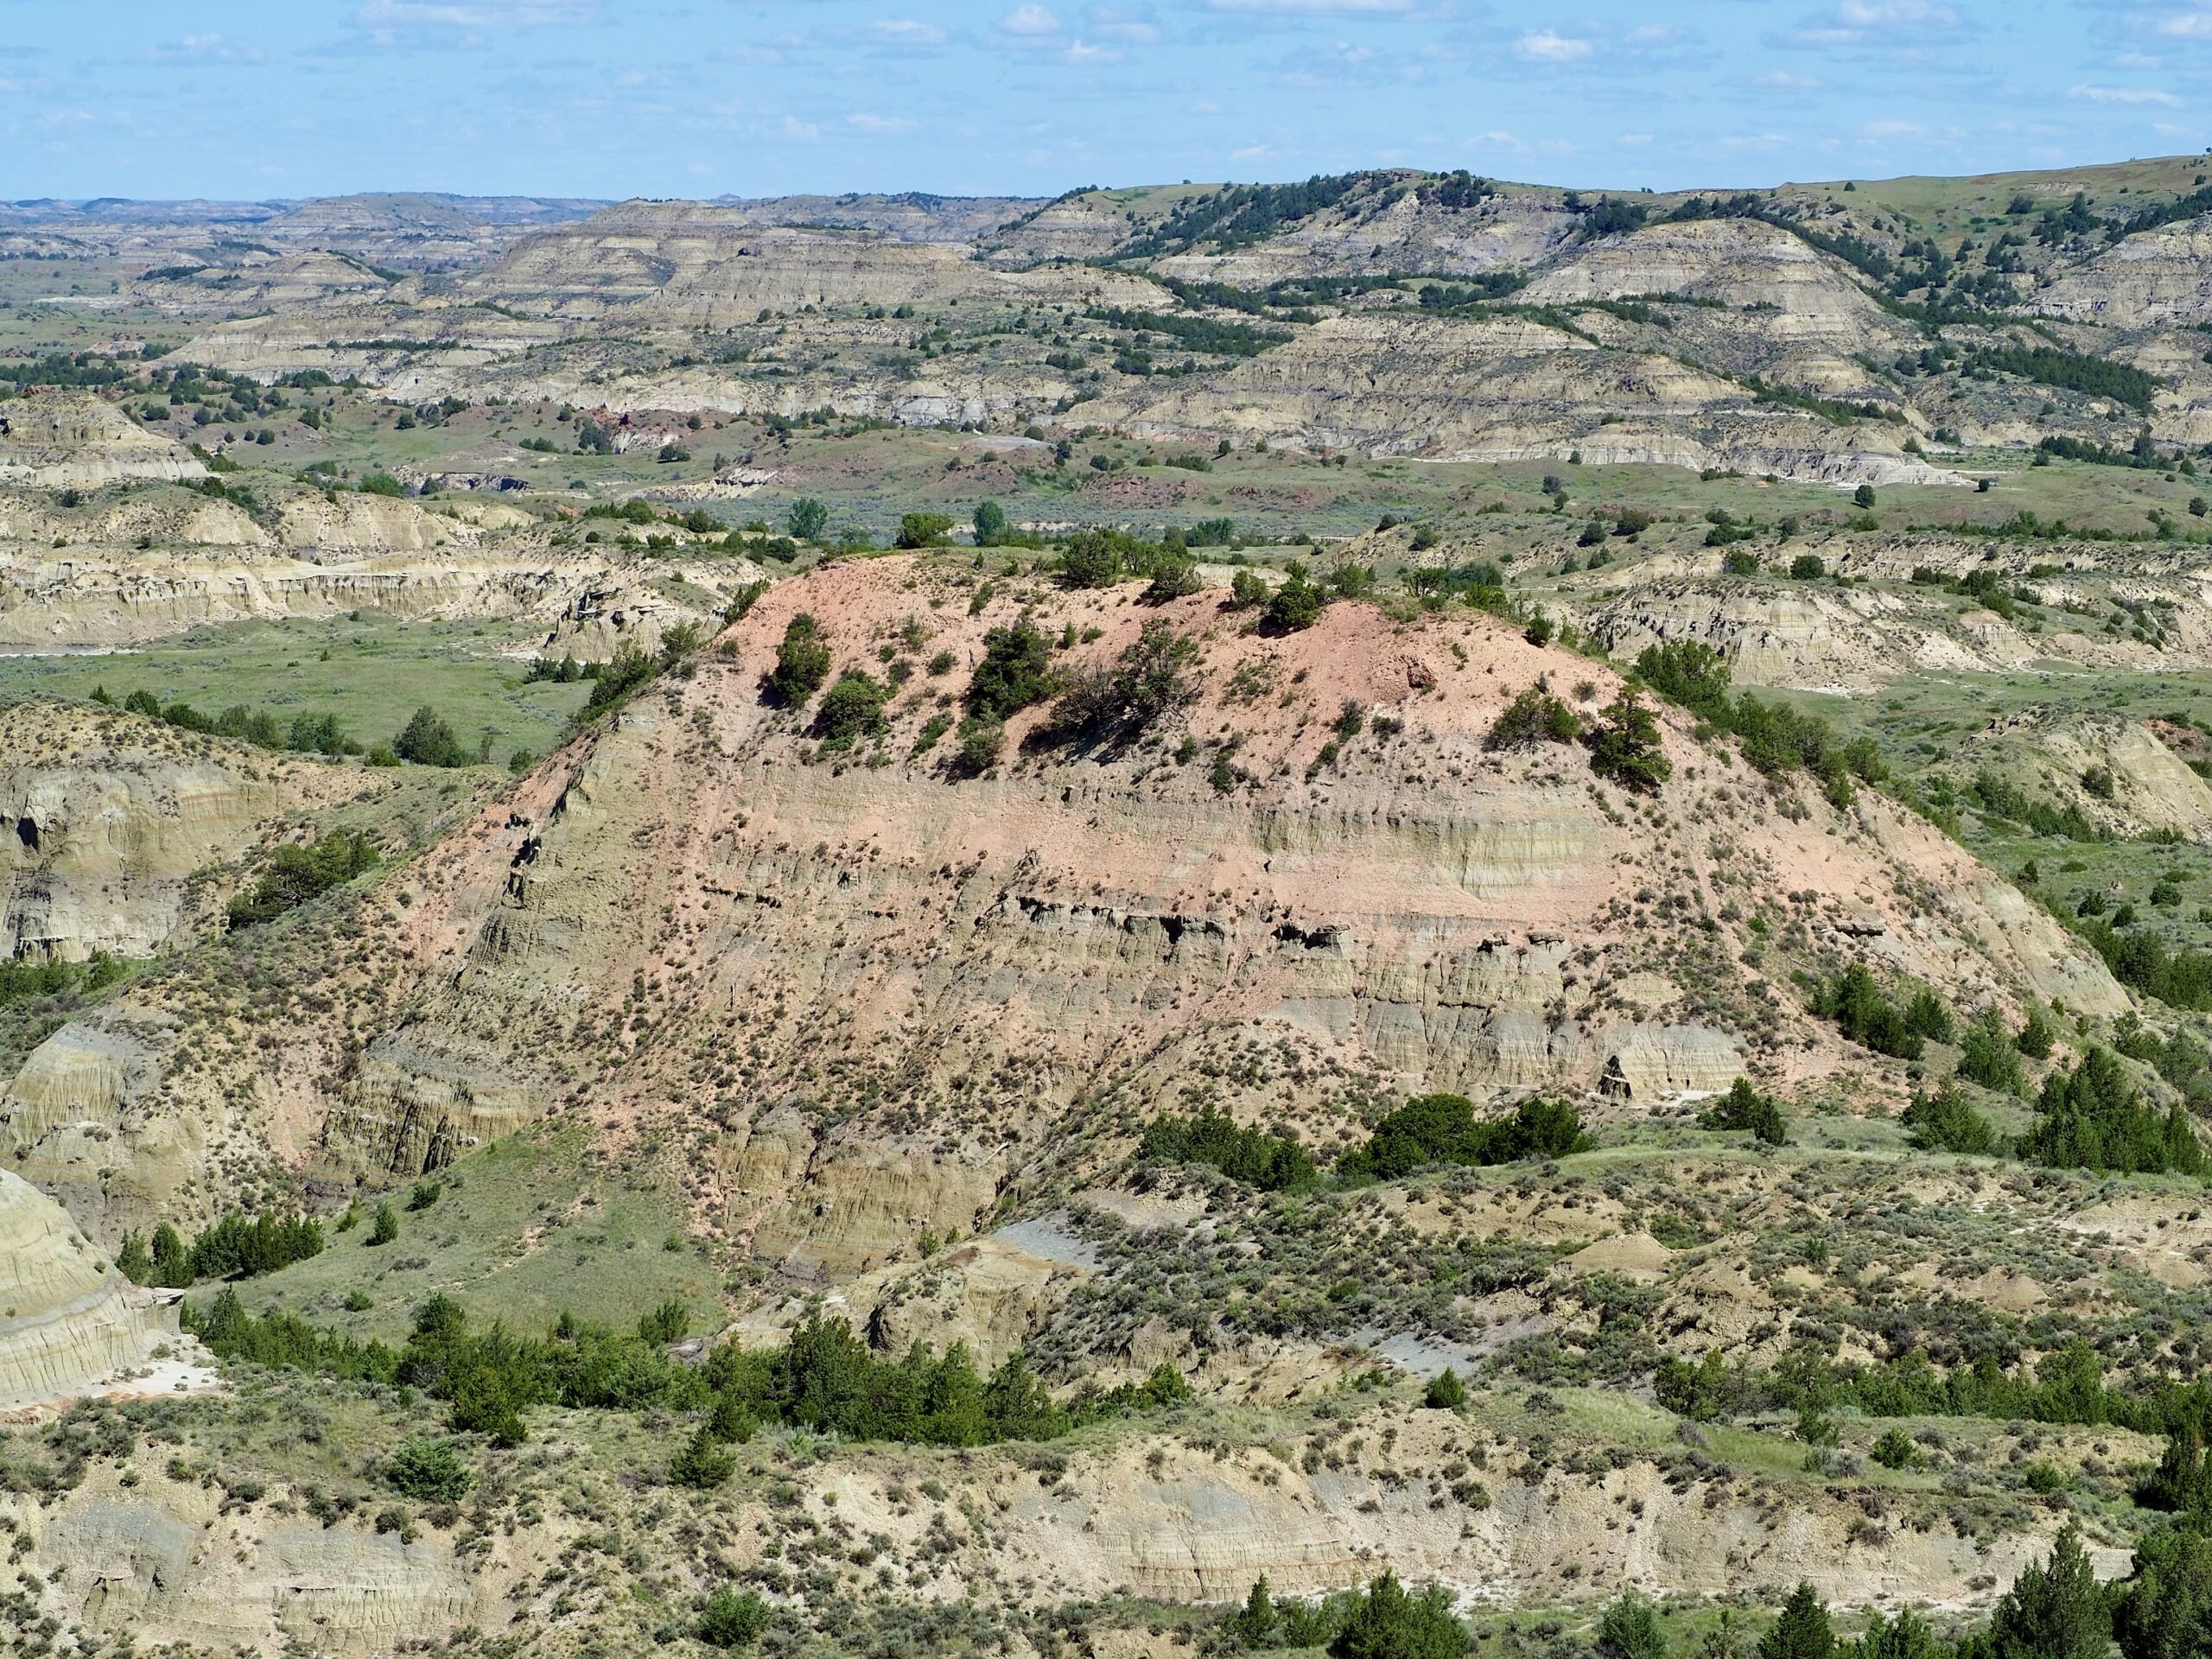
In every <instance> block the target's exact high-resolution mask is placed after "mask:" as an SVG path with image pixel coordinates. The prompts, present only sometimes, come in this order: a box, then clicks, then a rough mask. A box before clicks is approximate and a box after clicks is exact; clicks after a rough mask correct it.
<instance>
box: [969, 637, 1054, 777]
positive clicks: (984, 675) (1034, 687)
mask: <svg viewBox="0 0 2212 1659" xmlns="http://www.w3.org/2000/svg"><path fill="white" fill-rule="evenodd" d="M1057 688H1058V680H1057V679H1056V678H1055V677H1054V676H1053V673H1052V653H1051V649H1050V647H1048V646H1047V645H1046V643H1045V636H1044V635H1043V634H1041V633H1039V632H1038V631H1037V626H1036V625H1035V624H1034V623H1033V622H1031V621H1030V620H1029V619H1028V618H1027V617H1024V618H1022V620H1020V621H1019V622H1016V623H1014V625H1013V626H1010V627H1002V628H993V629H991V630H989V631H988V632H986V633H985V634H984V635H983V660H982V662H980V663H978V664H976V671H975V673H974V674H973V675H972V676H970V677H969V681H968V692H967V703H968V712H969V716H970V717H971V718H972V719H975V720H978V721H988V722H989V723H991V724H994V725H995V724H998V723H1000V722H1002V721H1005V720H1006V718H1007V716H1008V715H1014V714H1017V713H1019V712H1020V710H1022V709H1027V708H1028V707H1029V706H1030V705H1031V704H1032V703H1038V702H1044V701H1045V699H1046V698H1047V697H1049V696H1052V693H1053V691H1054V690H1056V689H1057ZM992 758H993V759H994V760H995V759H996V758H997V756H996V753H995V752H994V753H993V756H992Z"/></svg>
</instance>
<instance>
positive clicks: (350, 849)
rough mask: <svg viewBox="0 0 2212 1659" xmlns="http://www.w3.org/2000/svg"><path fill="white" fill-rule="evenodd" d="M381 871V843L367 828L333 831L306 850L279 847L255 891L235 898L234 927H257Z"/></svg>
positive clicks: (232, 904)
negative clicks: (373, 870)
mask: <svg viewBox="0 0 2212 1659" xmlns="http://www.w3.org/2000/svg"><path fill="white" fill-rule="evenodd" d="M376 867H377V848H376V843H375V842H372V841H371V840H370V839H369V836H368V832H367V831H366V830H364V829H334V830H332V831H331V832H330V833H329V834H328V835H327V836H321V837H319V838H318V839H316V840H315V841H313V842H309V843H308V845H306V846H304V847H302V846H299V845H296V844H292V845H286V846H283V847H279V848H278V849H277V850H276V851H275V852H273V853H271V854H270V855H269V861H268V863H267V864H265V865H264V866H263V867H262V871H261V879H260V880H257V882H255V883H254V885H253V887H252V889H251V891H250V892H247V893H239V894H238V896H237V897H236V898H234V899H232V900H231V902H230V907H229V910H228V912H227V915H228V918H229V921H230V925H232V927H234V928H235V927H253V926H256V925H259V924H260V923H263V922H268V921H274V920H275V919H276V918H277V917H279V916H282V915H283V913H284V912H286V911H288V910H296V909H298V908H299V906H302V905H304V904H306V903H307V902H308V900H309V899H316V898H320V897H321V895H322V894H324V893H328V892H329V891H330V890H331V889H332V888H333V887H343V886H344V885H345V884H346V882H348V881H351V880H353V879H354V877H356V876H359V875H365V874H368V872H370V871H371V870H372V869H374V868H376Z"/></svg>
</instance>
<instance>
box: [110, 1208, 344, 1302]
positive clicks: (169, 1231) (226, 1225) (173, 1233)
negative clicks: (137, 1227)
mask: <svg viewBox="0 0 2212 1659" xmlns="http://www.w3.org/2000/svg"><path fill="white" fill-rule="evenodd" d="M321 1254H322V1224H321V1223H320V1222H318V1221H316V1220H315V1217H312V1216H304V1215H295V1216H256V1217H254V1218H253V1219H252V1220H251V1221H248V1220H247V1219H246V1218H245V1217H244V1216H242V1215H239V1214H238V1212H237V1211H231V1212H230V1213H228V1214H226V1215H225V1216H224V1217H223V1218H222V1219H221V1220H219V1221H218V1222H216V1223H215V1224H213V1226H211V1227H208V1228H207V1229H206V1230H203V1231H202V1232H201V1233H200V1235H199V1236H197V1237H195V1238H194V1240H193V1241H192V1243H191V1245H190V1247H189V1248H188V1247H187V1246H186V1244H185V1243H184V1240H183V1237H182V1236H181V1235H180V1234H179V1233H178V1232H177V1230H176V1229H175V1228H174V1227H172V1226H170V1225H169V1224H168V1223H167V1222H163V1223H162V1224H161V1225H160V1226H158V1227H156V1228H155V1229H154V1238H153V1243H152V1245H151V1247H150V1248H149V1246H148V1244H147V1242H146V1239H145V1237H144V1236H143V1235H142V1234H138V1233H126V1234H124V1238H123V1248H122V1249H120V1250H118V1251H117V1252H116V1256H115V1265H116V1267H117V1268H118V1269H119V1270H120V1271H121V1272H122V1274H123V1276H124V1278H126V1279H128V1280H130V1281H131V1282H132V1283H134V1284H140V1285H162V1286H167V1287H170V1288H172V1289H176V1290H182V1289H186V1288H188V1287H190V1286H192V1285H194V1284H197V1283H198V1282H199V1281H200V1280H202V1279H250V1278H252V1277H254V1276H255V1275H257V1274H264V1273H274V1272H276V1271H277V1269H278V1268H288V1267H289V1266H291V1264H292V1263H293V1262H304V1261H306V1260H307V1259H308V1257H309V1256H312V1255H321Z"/></svg>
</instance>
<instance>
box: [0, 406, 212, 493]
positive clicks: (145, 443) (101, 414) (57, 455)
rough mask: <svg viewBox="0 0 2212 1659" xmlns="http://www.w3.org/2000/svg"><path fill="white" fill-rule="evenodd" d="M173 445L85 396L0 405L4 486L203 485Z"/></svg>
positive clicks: (192, 461)
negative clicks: (153, 481)
mask: <svg viewBox="0 0 2212 1659" xmlns="http://www.w3.org/2000/svg"><path fill="white" fill-rule="evenodd" d="M206 475H207V468H206V467H202V466H201V465H200V461H199V459H198V457H196V456H195V455H194V454H193V453H192V452H191V451H190V450H189V449H188V448H185V447H184V446H183V445H182V444H181V443H178V442H175V440H174V439H170V438H166V437H163V436H161V435H158V434H156V433H152V432H149V431H147V430H146V429H145V428H143V427H142V426H141V425H139V424H138V423H137V422H136V421H134V420H132V419H131V418H130V415H129V414H128V413H127V412H126V411H125V410H121V409H118V408H117V407H116V406H115V405H114V404H110V403H105V402H103V401H102V400H101V399H99V398H98V397H92V396H89V395H87V394H86V393H82V392H73V391H41V392H38V393H35V394H34V395H32V396H29V397H17V398H10V400H9V401H8V402H7V403H6V404H4V405H0V484H15V485H29V486H33V487H35V488H39V489H90V488H93V487H96V486H99V485H102V484H112V483H115V482H117V481H118V480H123V479H130V478H169V479H179V478H202V477H205V476H206Z"/></svg>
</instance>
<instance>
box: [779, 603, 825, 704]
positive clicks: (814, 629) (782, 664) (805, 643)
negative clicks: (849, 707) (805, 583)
mask: <svg viewBox="0 0 2212 1659" xmlns="http://www.w3.org/2000/svg"><path fill="white" fill-rule="evenodd" d="M828 678H829V640H828V639H825V638H823V632H822V625H821V624H820V623H819V622H817V621H816V620H814V618H813V616H812V615H811V614H810V613H808V612H805V611H801V612H800V613H798V615H796V616H794V617H793V618H791V620H790V621H789V622H787V623H785V625H784V638H783V642H782V643H781V644H780V645H778V646H777V647H776V665H775V667H774V668H772V669H771V670H770V671H768V689H769V690H771V691H772V692H773V693H775V695H776V696H778V697H779V699H781V700H782V701H783V702H785V703H787V704H791V705H792V706H794V707H795V706H797V705H798V704H799V703H802V702H805V701H806V700H807V699H808V698H809V697H810V696H813V695H814V694H815V693H816V692H817V691H818V690H821V689H822V683H823V681H824V680H826V679H828Z"/></svg>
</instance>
